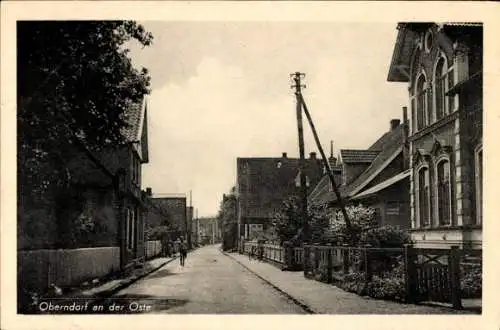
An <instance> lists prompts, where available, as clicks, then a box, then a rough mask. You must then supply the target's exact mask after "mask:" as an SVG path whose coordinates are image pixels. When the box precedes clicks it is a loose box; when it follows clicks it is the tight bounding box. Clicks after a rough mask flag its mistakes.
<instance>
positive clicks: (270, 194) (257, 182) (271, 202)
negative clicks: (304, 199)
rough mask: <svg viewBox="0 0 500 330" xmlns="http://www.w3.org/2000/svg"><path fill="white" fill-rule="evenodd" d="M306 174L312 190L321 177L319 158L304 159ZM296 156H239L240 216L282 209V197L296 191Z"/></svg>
mask: <svg viewBox="0 0 500 330" xmlns="http://www.w3.org/2000/svg"><path fill="white" fill-rule="evenodd" d="M305 165H306V166H305V174H306V177H307V178H308V179H309V188H310V189H312V187H314V186H315V185H316V184H317V182H318V181H319V180H320V178H321V175H322V173H323V171H322V164H321V161H320V160H319V159H310V158H309V159H306V160H305ZM298 170H299V160H298V159H296V158H283V157H279V158H238V159H237V181H238V184H237V186H238V188H237V189H238V198H239V203H240V212H241V216H243V217H259V218H267V217H269V216H270V215H271V214H272V213H274V212H275V211H277V210H278V209H280V208H281V206H282V203H283V201H284V200H285V199H287V198H289V197H292V196H294V195H296V194H297V193H298V187H297V186H296V178H297V176H298V173H299V172H298Z"/></svg>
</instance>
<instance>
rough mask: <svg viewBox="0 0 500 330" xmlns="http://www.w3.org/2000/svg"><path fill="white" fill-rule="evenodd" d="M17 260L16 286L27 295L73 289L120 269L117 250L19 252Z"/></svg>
mask: <svg viewBox="0 0 500 330" xmlns="http://www.w3.org/2000/svg"><path fill="white" fill-rule="evenodd" d="M17 258H18V261H17V262H18V267H17V276H18V286H19V289H20V290H21V289H24V290H27V291H31V290H34V291H37V292H40V291H42V292H43V291H44V290H46V289H47V288H48V287H49V286H50V284H51V283H54V284H55V285H57V286H59V287H64V286H69V285H76V284H78V283H80V282H83V281H86V280H91V279H94V278H98V277H102V276H105V275H107V274H109V273H111V272H114V271H118V270H119V269H120V248H119V247H100V248H84V249H73V250H33V251H21V252H18V253H17Z"/></svg>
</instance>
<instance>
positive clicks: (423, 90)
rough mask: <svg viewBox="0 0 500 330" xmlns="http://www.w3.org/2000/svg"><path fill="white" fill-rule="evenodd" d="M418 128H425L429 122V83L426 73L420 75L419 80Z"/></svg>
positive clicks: (417, 100) (417, 95)
mask: <svg viewBox="0 0 500 330" xmlns="http://www.w3.org/2000/svg"><path fill="white" fill-rule="evenodd" d="M416 102H417V130H421V129H422V128H424V125H425V124H426V123H427V83H426V81H425V77H424V75H420V77H419V79H418V81H417V93H416Z"/></svg>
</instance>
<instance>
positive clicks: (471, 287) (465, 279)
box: [460, 264, 483, 298]
mask: <svg viewBox="0 0 500 330" xmlns="http://www.w3.org/2000/svg"><path fill="white" fill-rule="evenodd" d="M460 273H461V274H460V275H461V276H460V291H461V295H462V298H480V297H481V296H482V282H483V276H482V267H481V265H480V264H461V265H460Z"/></svg>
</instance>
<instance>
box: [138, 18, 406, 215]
mask: <svg viewBox="0 0 500 330" xmlns="http://www.w3.org/2000/svg"><path fill="white" fill-rule="evenodd" d="M139 23H141V24H142V25H143V26H144V27H145V28H146V30H148V31H150V32H151V33H152V34H153V37H154V40H153V45H151V46H150V47H146V48H141V47H139V45H137V44H131V45H130V49H131V53H130V54H131V58H132V60H133V63H134V65H135V66H136V67H138V68H139V67H146V68H148V69H149V71H150V75H151V79H152V81H151V88H152V92H151V94H150V95H149V96H148V97H147V103H148V124H149V126H148V134H149V135H148V139H149V153H150V159H149V164H145V165H143V188H144V187H151V188H152V189H153V194H166V193H168V194H171V193H176V194H179V193H180V194H183V193H185V194H189V191H192V203H193V206H194V207H195V208H197V209H198V215H199V216H200V217H201V216H212V215H215V214H217V211H218V209H219V205H220V202H221V200H222V195H223V194H224V193H228V192H229V191H230V189H231V187H232V186H234V185H235V183H236V159H237V158H238V157H280V156H281V154H282V153H283V152H287V154H288V157H298V137H297V121H296V113H295V96H294V94H293V90H292V89H291V88H290V85H291V83H292V82H291V80H290V73H293V72H296V71H300V72H304V73H305V74H306V76H305V78H304V81H303V82H304V84H306V89H304V90H303V96H304V99H305V101H306V104H307V106H308V109H309V111H310V113H311V116H312V118H313V121H314V124H315V126H316V129H317V131H318V134H319V137H320V140H321V143H322V146H323V148H324V149H325V152H327V154H329V152H330V141H331V140H333V145H334V154H335V155H337V154H338V153H339V150H340V149H344V148H353V149H358V148H359V149H362V148H367V147H368V146H369V145H370V144H371V143H373V142H374V141H375V140H376V139H377V138H378V137H380V136H381V135H382V134H383V133H385V132H386V131H388V130H389V122H390V120H391V119H393V118H397V119H401V118H402V107H403V106H407V103H408V96H407V86H406V84H404V83H392V82H387V73H388V67H389V64H390V60H391V56H392V51H393V49H394V43H395V40H396V35H397V30H396V25H397V23H396V22H395V23H393V24H386V23H375V24H368V23H345V22H344V23H340V22H199V21H198V22H187V21H186V22H173V21H169V22H156V21H146V22H139ZM304 125H305V126H304V127H305V128H304V134H305V136H304V138H305V152H306V155H308V154H309V152H318V150H317V148H316V145H315V142H314V138H313V136H312V133H311V131H310V129H309V127H308V125H307V121H305V117H304ZM318 155H319V152H318Z"/></svg>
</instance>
